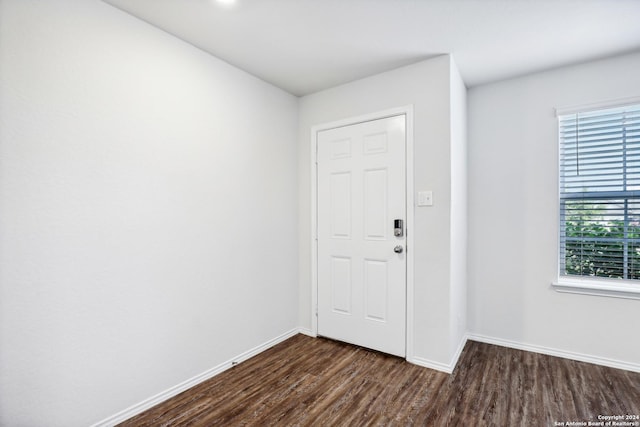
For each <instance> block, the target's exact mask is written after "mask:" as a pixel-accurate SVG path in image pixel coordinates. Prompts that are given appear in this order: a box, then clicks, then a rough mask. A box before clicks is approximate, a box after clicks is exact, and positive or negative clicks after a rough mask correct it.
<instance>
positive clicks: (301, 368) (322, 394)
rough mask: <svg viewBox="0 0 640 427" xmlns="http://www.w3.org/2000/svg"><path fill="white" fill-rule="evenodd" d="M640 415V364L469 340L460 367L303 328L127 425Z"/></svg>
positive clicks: (486, 421)
mask: <svg viewBox="0 0 640 427" xmlns="http://www.w3.org/2000/svg"><path fill="white" fill-rule="evenodd" d="M599 414H602V415H625V414H631V415H640V374H639V373H633V372H628V371H623V370H618V369H612V368H605V367H601V366H596V365H591V364H588V363H582V362H575V361H571V360H566V359H560V358H555V357H550V356H543V355H540V354H534V353H528V352H524V351H518V350H512V349H507V348H503V347H497V346H493V345H488V344H481V343H478V342H472V341H470V342H468V343H467V345H466V347H465V349H464V352H463V353H462V356H461V358H460V361H459V363H458V366H457V368H456V370H455V371H454V373H453V374H452V375H447V374H444V373H441V372H438V371H434V370H431V369H427V368H421V367H418V366H414V365H411V364H409V363H407V362H406V361H404V360H403V359H399V358H396V357H393V356H388V355H384V354H380V353H377V352H374V351H370V350H366V349H363V348H360V347H355V346H352V345H348V344H343V343H338V342H334V341H330V340H326V339H321V338H309V337H307V336H303V335H297V336H295V337H293V338H291V339H289V340H287V341H285V342H283V343H281V344H278V345H277V346H275V347H273V348H271V349H269V350H267V351H266V352H263V353H261V354H260V355H258V356H256V357H254V358H252V359H249V360H247V361H245V362H243V363H241V364H240V365H238V366H236V367H234V368H232V369H229V370H227V371H225V372H224V373H222V374H220V375H218V376H216V377H214V378H212V379H210V380H208V381H205V382H203V383H201V384H199V385H197V386H195V387H193V388H192V389H190V390H187V391H186V392H184V393H182V394H179V395H178V396H176V397H174V398H172V399H170V400H168V401H166V402H164V403H161V404H160V405H158V406H156V407H154V408H151V409H150V410H148V411H146V412H144V413H142V414H140V415H138V416H136V417H134V418H132V419H130V420H128V421H126V422H125V423H123V424H121V426H158V425H166V426H187V425H189V426H213V425H220V426H236V425H240V426H268V425H277V426H310V425H313V426H315V425H320V426H323V425H326V426H335V425H345V426H361V425H367V426H368V425H373V426H464V427H467V426H469V427H470V426H501V427H506V426H509V427H510V426H527V427H537V426H554V425H556V424H554V423H555V422H558V423H560V422H576V421H584V422H585V423H586V422H588V421H597V416H598V415H599Z"/></svg>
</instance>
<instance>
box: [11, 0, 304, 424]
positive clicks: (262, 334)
mask: <svg viewBox="0 0 640 427" xmlns="http://www.w3.org/2000/svg"><path fill="white" fill-rule="evenodd" d="M0 94H1V95H0V425H20V426H44V425H46V426H80V425H87V424H90V423H92V422H96V421H98V420H101V419H103V418H105V417H108V416H110V415H113V414H115V413H116V412H118V411H120V410H122V409H124V408H126V407H128V406H130V405H132V404H135V403H138V402H139V401H141V400H143V399H146V398H148V397H150V396H152V395H154V394H156V393H158V392H161V391H164V390H165V389H167V388H168V387H171V386H174V385H176V384H178V383H180V382H182V381H184V380H186V379H188V378H191V377H193V376H194V375H196V374H199V373H201V372H203V371H205V370H207V369H209V368H212V367H214V366H216V365H218V364H220V363H222V362H224V361H227V360H228V359H229V358H231V357H233V356H236V355H238V354H240V353H242V352H244V351H246V350H249V349H251V348H253V347H255V346H257V345H259V344H262V343H263V342H265V341H267V340H269V339H272V338H274V337H276V336H278V335H280V334H282V333H284V332H287V331H290V330H292V329H293V328H295V327H296V326H297V315H298V313H297V305H298V296H297V292H298V290H297V283H296V280H297V269H296V262H297V254H296V245H297V241H296V239H297V231H296V230H297V227H296V221H297V216H296V210H297V204H296V200H297V196H296V157H295V156H296V129H297V128H296V126H297V99H296V98H295V97H293V96H291V95H289V94H286V93H284V92H283V91H281V90H279V89H276V88H274V87H272V86H270V85H268V84H266V83H264V82H262V81H260V80H258V79H256V78H254V77H252V76H249V75H248V74H246V73H244V72H242V71H239V70H237V69H235V68H233V67H231V66H229V65H227V64H225V63H223V62H221V61H219V60H216V59H215V58H213V57H211V56H210V55H207V54H205V53H203V52H201V51H199V50H197V49H195V48H193V47H192V46H190V45H187V44H185V43H183V42H181V41H179V40H178V39H176V38H174V37H172V36H169V35H168V34H166V33H163V32H162V31H159V30H157V29H155V28H153V27H151V26H148V25H147V24H144V23H143V22H141V21H139V20H137V19H134V18H132V17H130V16H128V15H126V14H124V13H123V12H121V11H119V10H117V9H114V8H112V7H111V6H109V5H107V4H104V3H102V2H99V1H97V0H87V1H77V0H56V1H51V0H47V1H28V0H1V1H0Z"/></svg>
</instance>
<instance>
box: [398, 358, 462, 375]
mask: <svg viewBox="0 0 640 427" xmlns="http://www.w3.org/2000/svg"><path fill="white" fill-rule="evenodd" d="M407 362H409V363H413V364H414V365H418V366H422V367H423V368H429V369H434V370H436V371H440V372H444V373H445V374H451V373H452V372H453V367H452V366H451V365H450V364H446V363H442V362H436V361H433V360H429V359H423V358H422V357H419V356H414V357H413V359H411V360H409V359H407Z"/></svg>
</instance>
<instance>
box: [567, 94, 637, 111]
mask: <svg viewBox="0 0 640 427" xmlns="http://www.w3.org/2000/svg"><path fill="white" fill-rule="evenodd" d="M631 104H640V96H631V97H628V98H619V99H610V100H606V101H600V102H592V103H589V104H581V105H570V106H567V107H558V108H556V116H564V115H565V114H574V113H585V112H587V111H594V110H603V109H605V108H615V107H623V106H625V105H631Z"/></svg>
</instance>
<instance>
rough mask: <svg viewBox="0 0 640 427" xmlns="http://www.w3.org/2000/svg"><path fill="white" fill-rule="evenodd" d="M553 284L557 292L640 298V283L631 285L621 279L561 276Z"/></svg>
mask: <svg viewBox="0 0 640 427" xmlns="http://www.w3.org/2000/svg"><path fill="white" fill-rule="evenodd" d="M551 286H552V287H553V288H554V289H555V290H556V291H557V292H566V293H572V294H583V295H597V296H601V297H612V298H626V299H637V300H640V285H630V284H628V283H625V282H623V281H621V280H620V281H618V280H611V281H608V280H589V279H573V278H566V277H561V278H559V279H558V280H556V281H555V282H553V283H551Z"/></svg>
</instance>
